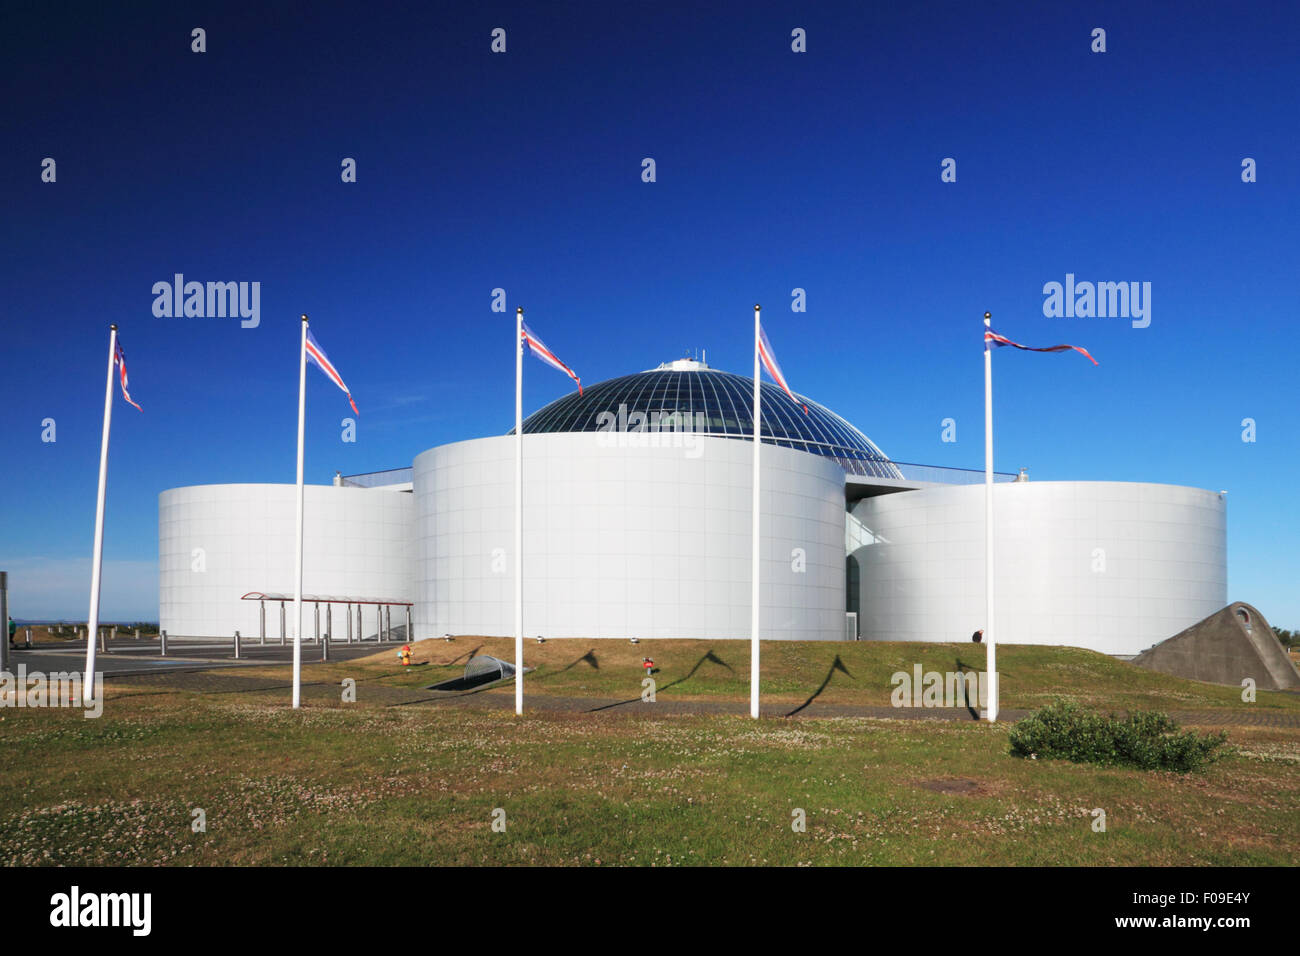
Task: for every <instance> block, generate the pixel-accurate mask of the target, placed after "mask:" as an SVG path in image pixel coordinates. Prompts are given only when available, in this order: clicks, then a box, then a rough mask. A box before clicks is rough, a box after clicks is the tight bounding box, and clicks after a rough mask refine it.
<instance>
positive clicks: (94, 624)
mask: <svg viewBox="0 0 1300 956" xmlns="http://www.w3.org/2000/svg"><path fill="white" fill-rule="evenodd" d="M108 330H109V331H108V383H107V384H106V385H105V386H104V437H103V439H102V441H101V442H100V445H99V497H98V498H97V499H96V502H95V551H94V555H93V556H92V558H91V561H90V615H89V619H88V620H87V621H86V673H85V676H84V678H83V680H82V682H81V683H82V695H81V696H82V702H83V703H84V704H85V705H86V706H87V707H89V706H90V705H91V704H93V703H94V700H95V640H96V638H97V637H98V636H99V635H98V633H97V632H98V631H99V578H100V572H101V571H102V570H103V557H104V497H105V493H106V491H107V490H108V432H109V426H110V425H111V424H112V422H113V364H114V359H115V358H116V357H117V326H116V325H110V326H109V327H108Z"/></svg>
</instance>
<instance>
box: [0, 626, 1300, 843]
mask: <svg viewBox="0 0 1300 956" xmlns="http://www.w3.org/2000/svg"><path fill="white" fill-rule="evenodd" d="M475 648H479V649H480V650H479V653H494V654H496V655H497V656H501V657H504V658H506V659H509V658H510V657H511V656H512V642H510V641H506V640H499V639H498V640H488V639H482V640H480V639H473V638H459V639H457V640H456V641H455V642H453V643H449V644H447V643H443V642H441V641H428V642H423V643H421V644H420V645H417V660H421V659H423V660H427V661H430V663H429V664H428V665H427V666H422V667H417V668H410V669H406V670H402V669H400V668H397V667H396V666H394V661H393V659H392V652H389V651H385V652H383V654H379V655H375V656H374V657H373V658H371V659H369V660H362V661H352V662H334V663H330V664H327V665H311V666H309V667H308V668H306V670H305V671H304V679H305V680H307V681H310V682H312V686H311V687H310V688H308V691H309V692H308V693H306V694H305V698H304V699H305V701H306V706H305V707H304V708H303V709H302V710H301V711H299V712H296V713H295V712H293V711H292V710H291V709H290V708H289V707H288V692H287V690H286V689H285V688H284V681H285V680H286V679H287V676H288V668H287V667H258V668H247V669H239V670H238V671H234V670H227V671H222V672H219V673H220V675H223V676H225V675H237V677H238V678H239V679H241V680H245V681H246V682H247V683H248V685H249V687H250V688H252V689H248V690H243V691H239V692H216V691H213V690H204V689H202V688H198V689H183V682H181V681H178V682H177V684H179V685H181V687H177V686H172V685H171V684H169V680H168V679H163V678H158V677H155V678H151V679H148V680H144V679H141V680H133V679H131V678H124V679H113V680H110V681H109V682H108V683H107V685H106V687H107V698H108V699H107V701H106V703H105V708H104V715H103V717H101V718H99V719H98V720H87V719H84V718H83V717H82V715H81V712H80V711H77V710H26V709H12V708H6V709H4V710H0V759H3V763H4V766H5V768H6V769H5V772H4V774H2V775H0V796H2V797H3V803H2V804H0V807H2V809H0V857H3V861H4V862H5V863H6V864H7V865H11V866H12V865H29V864H42V863H44V864H52V863H68V864H105V863H106V864H157V863H164V864H166V863H181V864H200V865H204V864H231V863H233V864H318V863H325V864H361V863H367V864H416V865H428V864H587V865H596V864H600V865H610V864H633V865H661V866H662V865H680V864H686V865H690V864H730V865H745V864H782V865H801V864H818V865H819V864H857V863H865V864H932V863H937V864H993V865H997V864H1011V865H1021V864H1084V865H1107V864H1118V865H1128V864H1154V865H1175V864H1221V865H1260V864H1271V865H1293V864H1295V863H1296V862H1297V859H1300V729H1296V728H1293V727H1268V726H1249V727H1247V726H1232V727H1230V728H1229V739H1230V742H1231V743H1232V744H1234V749H1233V752H1232V753H1231V754H1229V755H1228V756H1227V757H1225V758H1224V759H1223V760H1221V761H1220V762H1218V763H1216V764H1214V765H1212V766H1211V767H1210V768H1209V769H1208V770H1207V771H1205V772H1203V773H1197V774H1187V775H1179V774H1173V773H1164V772H1143V771H1137V770H1126V769H1117V768H1101V767H1095V766H1086V765H1074V764H1069V763H1061V762H1055V761H1042V760H1023V759H1019V758H1015V757H1012V756H1010V754H1009V753H1008V746H1007V734H1008V730H1009V724H1006V723H999V724H998V725H995V726H990V725H988V724H987V723H984V722H981V723H976V722H970V721H967V722H957V721H941V720H935V721H926V720H904V719H890V718H880V717H833V718H831V717H799V718H794V719H784V718H780V717H770V718H767V717H765V718H764V719H763V720H761V721H759V722H757V723H756V722H754V721H752V720H750V719H748V717H745V716H736V715H733V714H721V713H696V714H688V715H673V716H659V715H656V714H655V713H654V711H653V710H650V709H648V708H647V707H640V708H638V709H636V710H635V711H634V710H632V709H618V708H615V709H613V710H608V711H603V712H600V713H581V712H565V711H557V710H541V709H538V710H535V711H532V712H530V713H528V714H526V715H525V717H524V718H523V719H519V718H516V717H515V716H514V714H513V712H512V710H511V708H510V707H509V706H508V705H507V706H504V707H503V706H502V701H501V698H500V695H498V694H496V693H493V692H489V693H488V694H482V695H473V696H471V697H470V698H464V699H461V700H460V701H459V702H458V703H457V704H456V705H450V704H435V703H428V702H415V703H410V704H409V705H406V706H398V705H396V704H395V701H397V700H398V699H399V698H400V696H401V695H402V694H406V697H407V698H408V699H410V700H416V699H418V698H420V697H422V696H427V695H422V694H416V693H412V690H413V689H415V688H418V687H420V686H422V685H425V684H430V683H433V682H435V681H437V680H440V679H443V678H445V677H450V676H457V675H459V674H460V673H461V672H462V669H463V666H464V659H465V656H466V655H468V653H469V652H470V651H471V650H474V649H475ZM589 652H590V653H589ZM525 654H526V655H527V658H528V662H529V663H530V665H535V666H537V670H536V672H534V673H532V674H529V675H528V678H527V681H528V693H529V695H530V697H532V698H534V699H536V700H539V701H540V698H541V697H542V696H544V695H545V696H550V697H588V698H602V699H606V698H607V699H609V700H611V701H613V700H620V699H621V700H626V699H630V698H635V697H637V696H639V694H640V690H641V684H640V681H641V673H640V666H639V665H640V660H641V657H643V656H650V657H653V658H654V659H655V662H656V665H657V666H659V667H660V669H661V673H660V674H659V675H657V678H658V683H659V688H660V690H659V696H660V700H661V701H663V700H669V699H676V700H695V701H705V702H707V701H708V700H711V699H714V700H720V701H723V700H725V701H732V702H736V701H745V700H747V699H748V645H747V643H746V642H739V641H737V642H713V643H700V642H690V641H647V642H643V643H641V644H639V645H630V644H626V643H624V642H616V641H607V642H591V641H587V642H578V641H548V642H547V643H546V644H544V645H537V644H528V645H527V646H526V647H525ZM709 654H711V657H710V656H708V655H709ZM983 654H984V652H983V648H979V647H974V646H973V645H916V644H865V643H864V644H816V643H801V644H786V643H781V644H775V643H774V644H767V645H765V646H764V659H763V664H764V705H765V713H766V712H768V711H769V710H770V711H772V712H775V710H776V708H777V705H781V704H791V705H796V706H797V705H798V704H799V703H802V702H803V701H805V700H806V699H807V698H808V697H809V696H810V695H812V694H813V693H814V692H815V691H816V690H817V689H818V687H819V686H820V685H822V683H823V681H824V680H825V678H826V677H827V675H828V674H830V675H831V680H830V682H829V684H827V685H826V686H825V689H824V690H823V691H822V693H821V695H820V696H819V697H818V698H817V700H818V701H819V702H821V701H827V702H832V703H836V704H841V705H846V706H847V705H854V704H856V705H870V706H882V705H887V704H888V702H889V693H890V689H891V687H890V684H889V675H890V674H891V673H892V672H893V671H896V670H906V671H910V670H911V667H912V664H913V663H921V664H922V665H923V669H925V670H938V671H941V672H942V671H947V670H952V669H954V664H955V662H956V661H958V660H960V661H961V663H962V664H964V665H967V666H973V667H975V668H976V669H980V668H982V667H983V663H984V661H983ZM837 655H838V656H839V659H840V664H841V665H842V667H843V668H844V670H832V667H833V665H834V662H835V659H836V656H837ZM453 661H454V662H455V663H452V662H453ZM696 665H698V667H697V666H696ZM999 665H1000V666H999V670H1000V671H1001V674H1002V706H1003V709H1004V710H1007V709H1031V708H1034V707H1037V706H1039V705H1040V704H1042V703H1044V702H1046V701H1047V700H1048V699H1050V698H1051V697H1052V696H1054V695H1063V696H1069V697H1072V698H1074V699H1076V700H1080V701H1083V702H1086V703H1092V704H1097V705H1100V706H1103V707H1113V708H1137V707H1143V708H1158V709H1165V710H1169V711H1179V710H1182V711H1197V712H1217V713H1237V712H1240V711H1241V710H1242V709H1243V708H1254V710H1252V711H1250V713H1252V714H1260V713H1274V714H1285V715H1291V714H1294V713H1297V712H1300V700H1297V698H1296V697H1295V696H1294V695H1284V694H1260V697H1259V700H1258V701H1257V702H1256V703H1254V704H1243V703H1242V702H1241V701H1240V691H1238V690H1235V689H1233V688H1220V687H1215V686H1212V685H1207V684H1199V683H1194V682H1190V681H1181V680H1176V679H1173V678H1168V677H1163V676H1160V675H1156V674H1151V673H1149V672H1146V671H1141V670H1138V669H1137V668H1133V667H1132V666H1131V665H1127V664H1123V663H1121V662H1117V661H1114V660H1112V659H1110V658H1108V657H1105V656H1104V655H1100V654H1094V653H1091V652H1088V651H1079V650H1072V649H1062V648H1042V647H1010V646H1008V647H1004V648H1001V649H1000V650H999ZM845 671H847V673H845ZM345 677H352V678H353V679H355V680H356V681H357V688H358V690H357V698H358V700H357V703H349V704H344V703H342V701H341V700H340V694H339V692H338V685H339V683H340V682H341V681H342V680H343V679H344V678H345ZM258 680H260V681H262V683H261V684H258V683H257V681H258ZM257 687H261V688H265V689H256V688H257ZM497 808H500V809H501V810H503V811H504V818H505V832H496V831H494V829H493V826H492V823H493V811H494V810H496V809H497ZM1096 808H1100V809H1102V810H1104V811H1105V814H1106V831H1105V832H1094V830H1093V819H1094V817H1093V812H1092V811H1093V810H1094V809H1096ZM195 809H202V810H203V811H204V813H205V816H206V832H194V831H193V829H192V826H191V821H192V819H193V816H192V812H193V811H194V810H195ZM796 810H802V811H803V812H804V814H805V816H806V821H807V825H806V832H802V833H800V832H795V831H794V830H793V829H792V827H791V823H792V820H793V819H794V817H793V816H792V814H793V813H794V811H796Z"/></svg>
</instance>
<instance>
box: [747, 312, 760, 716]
mask: <svg viewBox="0 0 1300 956" xmlns="http://www.w3.org/2000/svg"><path fill="white" fill-rule="evenodd" d="M758 313H759V306H757V305H756V306H754V521H753V542H752V544H753V560H752V563H751V566H750V577H751V582H750V611H749V716H750V717H753V718H754V719H755V720H757V719H758V657H759V653H758V585H759V563H758V540H759V539H758V509H759V499H758V459H759V454H758V452H759V448H760V447H761V446H762V444H763V442H762V434H761V431H760V427H759V426H760V423H761V421H762V416H763V393H762V390H761V388H760V386H761V385H762V381H763V379H762V375H761V373H760V371H759V367H758V362H759V360H758V337H759V322H758Z"/></svg>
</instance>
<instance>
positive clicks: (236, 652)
mask: <svg viewBox="0 0 1300 956" xmlns="http://www.w3.org/2000/svg"><path fill="white" fill-rule="evenodd" d="M235 660H239V632H238V631H236V632H235Z"/></svg>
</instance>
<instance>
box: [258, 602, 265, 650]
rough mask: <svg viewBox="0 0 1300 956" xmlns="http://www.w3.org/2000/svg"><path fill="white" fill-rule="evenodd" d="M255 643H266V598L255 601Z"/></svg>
mask: <svg viewBox="0 0 1300 956" xmlns="http://www.w3.org/2000/svg"><path fill="white" fill-rule="evenodd" d="M257 643H259V644H265V643H266V599H265V598H263V599H262V600H260V601H258V602H257Z"/></svg>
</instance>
